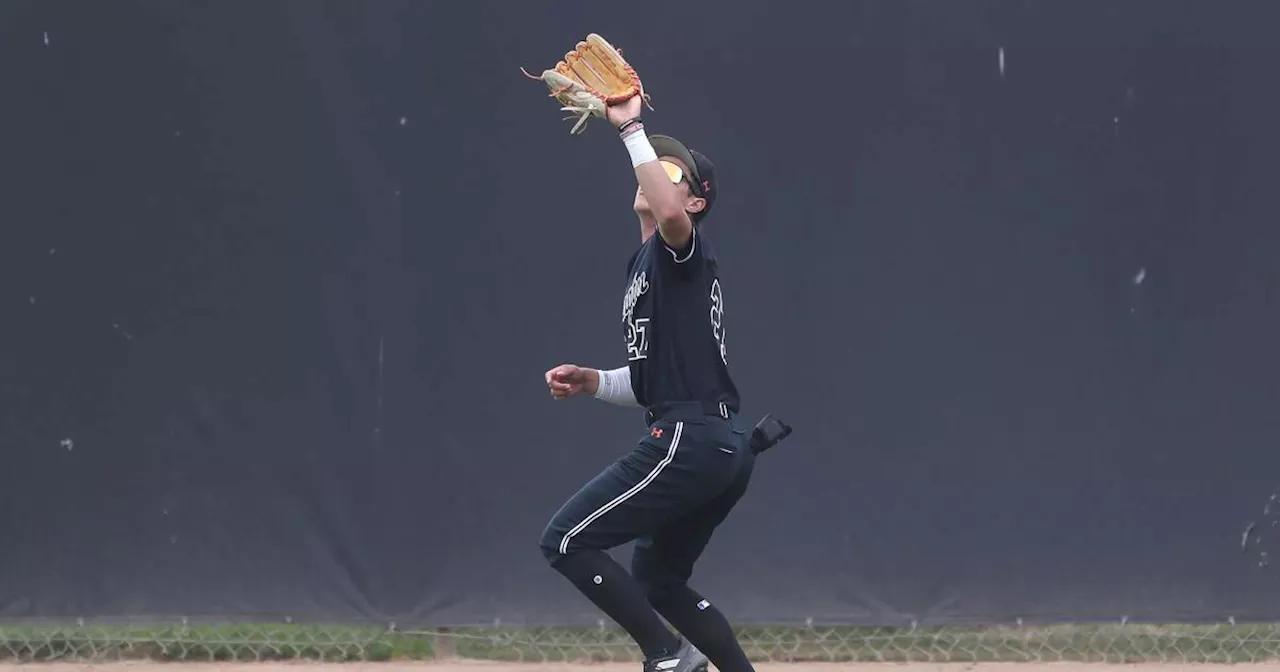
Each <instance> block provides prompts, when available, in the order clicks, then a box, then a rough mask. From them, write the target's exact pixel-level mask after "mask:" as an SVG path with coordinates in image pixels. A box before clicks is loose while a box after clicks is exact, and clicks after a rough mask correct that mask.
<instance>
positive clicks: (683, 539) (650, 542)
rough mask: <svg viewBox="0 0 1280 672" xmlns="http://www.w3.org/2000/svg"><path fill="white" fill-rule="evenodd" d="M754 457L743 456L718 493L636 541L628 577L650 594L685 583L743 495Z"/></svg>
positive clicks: (753, 465)
mask: <svg viewBox="0 0 1280 672" xmlns="http://www.w3.org/2000/svg"><path fill="white" fill-rule="evenodd" d="M754 468H755V457H754V456H751V455H746V456H745V459H744V461H743V463H742V465H741V466H740V468H739V470H738V472H737V474H735V477H734V479H733V481H732V482H731V483H730V484H729V486H728V487H727V488H725V489H724V490H723V491H722V492H720V493H719V494H718V495H716V496H715V497H714V498H712V499H711V500H710V501H708V502H706V503H705V504H703V505H702V506H700V507H698V508H696V509H694V510H693V511H691V512H689V513H688V514H686V515H684V516H682V517H681V518H679V519H677V520H675V521H673V522H671V523H670V524H668V525H666V526H664V527H663V528H662V529H660V530H658V531H656V532H654V533H652V534H649V535H645V536H643V537H641V538H639V539H637V540H636V545H635V551H634V553H633V554H632V556H631V573H632V575H633V576H635V578H636V579H637V580H639V581H640V582H641V583H642V584H644V585H645V586H646V588H647V589H649V590H650V591H654V590H660V589H661V588H662V587H664V586H670V585H679V584H683V583H685V582H687V581H688V580H689V577H690V576H692V574H693V566H694V564H695V563H696V562H697V561H698V558H700V557H702V553H703V551H705V550H706V548H707V544H708V543H710V541H711V536H712V534H714V533H715V531H716V528H718V527H719V526H720V524H721V523H723V522H724V521H725V519H726V518H728V517H729V514H730V512H732V511H733V508H734V507H735V506H736V505H737V503H738V501H739V500H741V499H742V496H743V495H744V494H745V493H746V491H747V486H748V484H749V483H750V481H751V474H752V471H753V470H754Z"/></svg>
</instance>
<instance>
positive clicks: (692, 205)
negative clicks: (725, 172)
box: [684, 198, 707, 215]
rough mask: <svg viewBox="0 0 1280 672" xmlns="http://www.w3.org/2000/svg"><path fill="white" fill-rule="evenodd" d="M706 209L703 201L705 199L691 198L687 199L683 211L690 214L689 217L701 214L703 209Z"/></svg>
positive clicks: (705, 201)
mask: <svg viewBox="0 0 1280 672" xmlns="http://www.w3.org/2000/svg"><path fill="white" fill-rule="evenodd" d="M706 207H707V199H705V198H691V199H689V202H688V203H686V204H685V206H684V209H685V211H687V212H688V213H689V214H691V215H695V214H697V213H699V212H702V211H703V209H705V208H706Z"/></svg>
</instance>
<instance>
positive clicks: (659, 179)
mask: <svg viewBox="0 0 1280 672" xmlns="http://www.w3.org/2000/svg"><path fill="white" fill-rule="evenodd" d="M640 104H641V100H640V98H639V97H638V96H637V97H634V98H631V99H629V100H627V101H626V102H622V103H619V104H617V105H614V106H611V107H610V108H609V110H608V113H607V114H608V117H609V122H610V123H612V124H613V125H614V126H615V127H617V128H618V132H619V135H621V137H622V143H623V145H625V146H626V148H627V153H628V154H630V155H631V165H632V167H633V168H635V171H636V181H637V182H638V183H639V184H640V189H641V190H642V191H643V192H644V196H645V200H646V201H648V203H649V210H650V211H651V212H652V214H653V218H654V219H655V220H656V221H657V224H658V233H659V235H661V236H662V240H663V241H664V242H666V244H667V246H668V247H672V248H675V249H683V248H684V246H685V245H687V244H688V243H689V238H690V237H692V236H693V221H692V220H691V219H689V214H688V213H687V212H685V205H684V195H683V194H681V192H680V188H679V187H678V186H677V185H675V184H672V182H671V178H670V177H668V176H667V171H666V170H664V169H663V168H662V164H660V163H659V162H658V155H657V153H656V152H654V150H653V145H652V144H650V143H649V137H648V136H647V135H646V134H645V130H644V122H643V121H641V120H640Z"/></svg>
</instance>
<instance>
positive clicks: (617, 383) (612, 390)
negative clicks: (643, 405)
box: [591, 366, 640, 407]
mask: <svg viewBox="0 0 1280 672" xmlns="http://www.w3.org/2000/svg"><path fill="white" fill-rule="evenodd" d="M598 373H599V375H600V385H599V386H598V387H597V388H596V393H595V394H593V395H591V396H593V397H595V398H596V399H599V400H601V401H605V402H608V403H610V404H613V405H615V406H637V407H638V406H639V405H640V402H638V401H636V394H635V392H633V391H632V390H631V367H629V366H624V367H622V368H619V369H613V370H611V371H598Z"/></svg>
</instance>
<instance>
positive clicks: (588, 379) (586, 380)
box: [582, 367, 600, 397]
mask: <svg viewBox="0 0 1280 672" xmlns="http://www.w3.org/2000/svg"><path fill="white" fill-rule="evenodd" d="M582 374H583V376H582V391H583V392H585V393H587V394H589V395H591V396H593V397H594V396H596V393H597V392H599V391H600V370H599V369H591V368H586V367H584V368H583V369H582Z"/></svg>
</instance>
